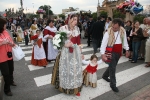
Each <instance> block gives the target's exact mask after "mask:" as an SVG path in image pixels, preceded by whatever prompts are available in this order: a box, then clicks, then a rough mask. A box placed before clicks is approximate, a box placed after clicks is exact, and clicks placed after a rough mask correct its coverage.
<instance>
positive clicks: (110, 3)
mask: <svg viewBox="0 0 150 100" xmlns="http://www.w3.org/2000/svg"><path fill="white" fill-rule="evenodd" d="M124 1H125V0H104V1H103V2H102V5H101V6H100V4H99V0H98V7H97V16H100V12H101V11H106V12H107V13H108V17H111V18H113V11H114V10H116V5H119V4H120V3H122V2H124ZM124 20H125V21H127V20H131V21H133V16H132V15H131V14H130V13H126V17H125V19H124Z"/></svg>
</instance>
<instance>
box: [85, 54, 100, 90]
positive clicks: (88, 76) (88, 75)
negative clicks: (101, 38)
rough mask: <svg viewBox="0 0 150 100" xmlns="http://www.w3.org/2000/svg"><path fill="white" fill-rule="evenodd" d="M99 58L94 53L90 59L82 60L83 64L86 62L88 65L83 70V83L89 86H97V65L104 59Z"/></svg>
mask: <svg viewBox="0 0 150 100" xmlns="http://www.w3.org/2000/svg"><path fill="white" fill-rule="evenodd" d="M97 60H98V57H97V56H96V55H92V56H91V59H90V61H85V60H82V63H83V64H86V65H87V67H86V68H85V70H84V71H83V76H84V77H83V83H84V84H85V85H86V86H88V85H90V86H92V87H94V88H95V87H97V75H96V72H97V67H98V64H100V63H102V60H99V61H97Z"/></svg>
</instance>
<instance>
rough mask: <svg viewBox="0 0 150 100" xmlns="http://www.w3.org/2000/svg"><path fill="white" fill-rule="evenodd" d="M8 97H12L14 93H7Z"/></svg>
mask: <svg viewBox="0 0 150 100" xmlns="http://www.w3.org/2000/svg"><path fill="white" fill-rule="evenodd" d="M5 94H6V95H7V96H12V95H13V94H12V92H8V93H5Z"/></svg>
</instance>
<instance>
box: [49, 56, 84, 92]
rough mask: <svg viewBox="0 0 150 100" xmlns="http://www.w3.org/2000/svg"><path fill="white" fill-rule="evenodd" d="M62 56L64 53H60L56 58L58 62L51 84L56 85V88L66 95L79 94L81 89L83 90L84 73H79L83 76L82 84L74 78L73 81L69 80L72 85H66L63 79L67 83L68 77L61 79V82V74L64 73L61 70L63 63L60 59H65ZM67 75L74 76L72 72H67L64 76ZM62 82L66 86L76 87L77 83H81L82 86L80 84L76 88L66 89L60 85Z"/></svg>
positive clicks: (55, 65)
mask: <svg viewBox="0 0 150 100" xmlns="http://www.w3.org/2000/svg"><path fill="white" fill-rule="evenodd" d="M61 55H62V53H59V54H58V56H57V57H56V61H55V64H54V67H53V72H52V80H51V84H52V85H55V88H56V89H58V90H60V91H61V92H63V93H66V94H77V93H78V92H81V89H82V72H79V73H80V74H81V82H80V80H78V79H74V78H73V79H72V80H69V82H70V83H68V84H67V82H66V83H64V82H63V81H62V79H63V80H64V81H65V78H66V79H68V77H64V78H61V80H60V77H61V76H60V74H62V72H61V70H60V65H61V64H60V63H61V61H60V59H62V57H63V56H61ZM66 66H67V65H66ZM66 66H64V67H66ZM66 73H69V74H72V73H70V71H68V72H65V73H64V74H66ZM73 75H74V74H73ZM75 77H76V76H75ZM72 81H74V82H72ZM61 82H62V83H63V85H65V86H67V85H68V86H70V85H73V86H75V82H76V83H81V84H78V86H77V87H74V88H64V87H62V86H61V85H60V83H61Z"/></svg>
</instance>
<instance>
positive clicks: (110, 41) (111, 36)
mask: <svg viewBox="0 0 150 100" xmlns="http://www.w3.org/2000/svg"><path fill="white" fill-rule="evenodd" d="M107 32H108V34H109V39H108V44H107V46H109V47H112V46H113V44H114V43H115V39H116V38H115V35H114V31H113V30H112V27H110V28H109V29H108V31H107ZM124 32H125V30H124V28H123V27H120V30H119V34H120V39H121V40H122V44H123V39H124V34H125V33H124Z"/></svg>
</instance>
